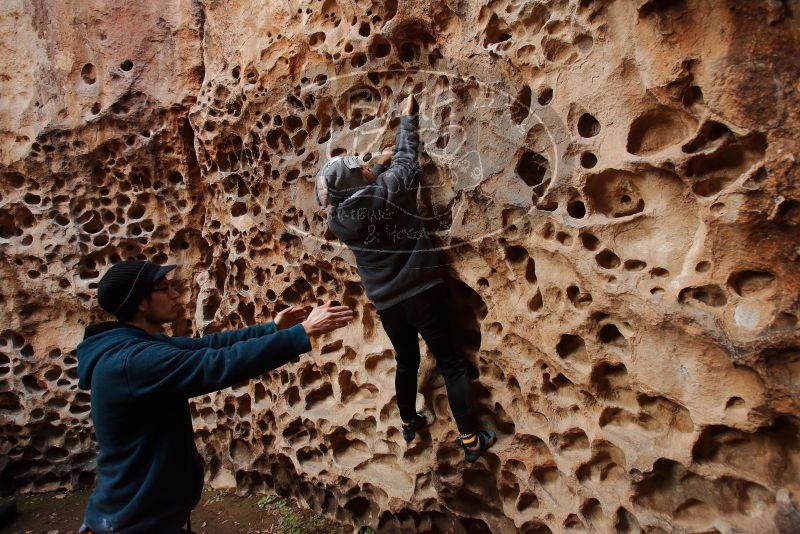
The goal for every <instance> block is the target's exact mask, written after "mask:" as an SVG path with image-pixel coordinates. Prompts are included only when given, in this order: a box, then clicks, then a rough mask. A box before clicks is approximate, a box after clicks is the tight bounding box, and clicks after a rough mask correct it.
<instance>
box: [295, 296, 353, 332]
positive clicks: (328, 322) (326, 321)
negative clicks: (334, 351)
mask: <svg viewBox="0 0 800 534" xmlns="http://www.w3.org/2000/svg"><path fill="white" fill-rule="evenodd" d="M354 317H355V315H354V314H353V310H351V309H350V308H348V307H347V306H334V305H333V303H332V302H331V301H328V302H326V303H325V304H324V305H322V306H319V307H317V308H314V309H313V310H311V313H309V314H308V317H307V318H306V320H305V321H303V322H302V325H303V328H305V329H306V334H308V337H315V336H320V335H322V334H327V333H328V332H333V331H334V330H336V329H338V328H341V327H343V326H345V325H346V324H347V323H349V322H350V321H352V320H353V318H354Z"/></svg>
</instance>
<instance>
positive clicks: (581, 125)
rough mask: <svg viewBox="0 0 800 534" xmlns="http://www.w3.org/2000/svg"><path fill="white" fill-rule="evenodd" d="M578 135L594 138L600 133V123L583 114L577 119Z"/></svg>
mask: <svg viewBox="0 0 800 534" xmlns="http://www.w3.org/2000/svg"><path fill="white" fill-rule="evenodd" d="M578 133H579V134H580V136H581V137H594V136H595V135H597V134H599V133H600V123H599V122H597V119H595V118H594V117H593V116H592V115H590V114H589V113H584V114H583V115H581V116H580V118H579V119H578Z"/></svg>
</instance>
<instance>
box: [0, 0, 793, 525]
mask: <svg viewBox="0 0 800 534" xmlns="http://www.w3.org/2000/svg"><path fill="white" fill-rule="evenodd" d="M0 10H1V11H0V28H1V29H2V32H0V42H2V45H3V47H2V52H0V76H2V80H3V84H4V89H3V96H2V99H3V105H2V106H0V121H2V122H0V124H1V125H2V128H0V173H2V180H1V181H0V243H2V247H3V248H2V260H3V261H2V264H0V265H2V272H3V280H4V284H3V288H2V291H1V292H0V306H2V317H3V320H4V327H3V331H2V334H1V335H0V422H2V428H3V432H2V435H0V455H1V456H0V480H2V481H3V485H4V487H8V488H11V489H15V490H22V491H43V490H47V489H53V488H58V487H66V488H69V487H74V486H76V485H85V484H88V483H91V481H92V479H93V460H94V454H95V450H94V442H93V437H92V430H91V420H90V414H89V404H88V400H89V395H88V394H87V393H86V392H81V391H78V390H77V385H76V384H77V377H76V369H75V366H76V359H75V353H74V347H75V345H76V344H77V342H78V340H79V339H80V337H81V335H82V327H83V326H84V325H85V324H87V323H88V322H91V321H94V320H98V319H100V318H101V314H99V313H98V309H97V307H96V305H95V302H94V300H93V294H94V291H93V289H94V287H95V285H96V282H97V280H98V278H99V275H100V273H102V272H103V271H104V270H105V269H106V268H107V267H108V265H109V264H110V263H111V262H113V261H116V260H118V259H119V258H122V257H128V256H143V257H144V256H146V257H148V258H151V259H155V260H157V261H169V262H177V263H179V264H180V265H181V267H180V270H179V271H178V275H179V276H180V277H182V278H183V279H184V280H185V281H186V291H185V295H184V297H183V298H184V301H185V303H186V315H185V317H184V318H183V319H182V320H180V321H178V322H177V323H176V324H175V325H173V327H172V332H174V333H181V334H200V333H204V332H211V331H214V330H219V329H224V328H235V327H241V326H244V325H246V324H252V323H254V322H256V321H261V320H266V319H267V318H268V317H270V316H271V315H272V314H273V313H274V311H275V309H276V308H277V307H279V306H283V305H286V304H313V303H316V302H319V301H323V300H327V299H334V300H338V301H340V302H343V303H345V304H348V305H350V306H353V307H354V308H355V309H356V310H357V312H358V318H357V321H356V322H354V323H353V325H351V326H349V327H347V328H346V329H344V330H342V331H339V332H337V333H335V334H333V335H331V336H330V338H329V339H326V340H324V341H323V343H321V344H320V346H319V347H317V349H318V350H317V351H316V352H315V353H314V354H313V355H311V356H307V357H304V358H303V359H302V360H301V362H300V363H299V364H294V365H291V366H287V367H285V368H283V369H281V370H279V371H276V372H274V373H272V374H270V375H268V376H265V377H262V378H260V379H258V380H254V381H252V382H249V383H246V384H242V385H240V386H238V387H236V388H232V389H229V390H226V391H223V392H220V393H218V394H214V395H209V396H203V397H200V398H197V399H194V400H193V402H192V409H193V413H194V415H195V428H196V435H197V441H198V446H199V448H200V450H201V452H202V453H203V455H204V456H205V458H206V459H207V460H208V469H209V471H208V477H209V481H210V483H211V484H214V485H220V486H223V485H228V486H234V485H235V486H236V487H237V488H238V489H239V490H240V491H257V490H260V489H264V488H266V487H276V488H278V490H279V491H281V492H286V493H291V494H294V495H296V496H298V497H300V498H301V499H302V500H304V501H305V502H306V503H308V505H310V506H311V507H313V508H315V509H317V510H321V511H325V512H328V513H331V514H333V515H335V516H336V517H338V518H340V519H342V520H345V521H349V522H352V523H353V524H355V525H361V524H369V525H372V526H379V525H380V526H381V527H382V528H384V529H385V530H387V531H391V530H406V531H431V530H432V531H441V530H444V529H446V528H452V529H455V531H467V532H485V531H489V530H491V531H493V532H513V531H515V530H518V531H520V532H529V533H534V532H536V533H541V532H562V531H578V530H587V531H595V532H609V531H618V532H639V531H640V530H644V531H646V532H734V531H736V532H771V531H781V532H792V531H797V530H798V529H800V525H799V524H798V519H797V518H798V512H797V510H798V505H797V502H798V500H800V483H799V482H798V481H800V435H798V432H799V430H800V419H799V418H798V416H799V415H800V401H798V393H800V336H798V313H800V298H799V297H798V288H800V277H799V276H798V274H799V273H798V270H799V269H798V261H799V260H800V233H798V226H799V225H800V185H798V180H797V175H798V162H797V154H798V153H799V152H800V135H798V133H797V131H798V127H800V117H799V116H798V110H799V109H800V107H799V106H798V90H800V86H798V82H797V80H798V75H799V74H800V46H799V45H798V39H799V38H800V31H798V27H800V26H798V24H797V14H798V12H800V11H798V10H800V5H798V4H797V2H795V1H793V0H788V1H779V0H763V1H760V0H759V1H756V0H754V1H753V2H735V1H733V0H730V1H728V2H724V1H722V0H718V1H710V2H697V1H693V0H647V1H644V0H636V1H634V0H616V1H614V0H609V1H602V0H595V1H592V0H572V1H567V0H555V1H540V2H519V1H511V0H500V1H497V2H492V3H486V2H484V3H481V2H455V1H450V0H448V1H445V2H438V3H436V2H409V1H405V2H396V1H388V2H369V1H359V2H346V3H345V2H338V3H337V2H334V1H333V0H325V1H321V0H312V1H310V0H301V1H297V0H291V1H289V2H269V3H263V4H261V3H256V4H255V5H254V3H245V2H235V1H233V0H231V1H228V2H216V1H207V0H194V1H191V2H190V1H189V0H171V1H165V2H158V3H148V2H106V1H101V0H91V1H90V0H85V1H83V2H78V3H76V2H61V3H58V2H57V3H53V2H43V1H41V0H32V1H24V0H14V1H12V2H6V3H5V4H4V5H3V7H2V8H0ZM410 91H414V92H416V93H418V94H419V95H420V96H419V100H420V102H421V103H422V115H421V136H422V139H423V141H424V144H425V150H424V154H423V155H422V156H421V164H422V167H423V171H424V179H423V180H424V184H425V187H424V188H423V189H422V191H421V195H420V202H421V205H422V206H423V208H422V212H423V214H424V216H425V217H426V218H428V222H429V223H430V224H429V228H430V230H431V231H433V232H435V233H436V235H437V239H438V242H439V243H440V244H441V245H442V251H443V254H444V255H445V257H446V258H447V260H448V269H449V270H450V272H451V273H452V275H453V278H454V280H453V283H452V287H451V289H452V291H453V294H454V296H455V298H456V301H457V303H458V309H459V310H460V311H459V314H458V316H457V317H456V318H455V320H456V322H457V323H458V326H459V329H460V331H461V333H462V335H461V338H462V340H463V344H464V347H465V351H466V352H467V353H468V354H469V358H470V360H471V361H472V362H473V363H474V364H475V365H476V366H477V368H478V369H479V371H480V380H479V382H477V383H476V397H477V398H478V400H479V413H480V416H481V418H482V419H483V420H484V421H485V423H486V424H487V425H490V426H492V427H493V428H495V429H496V430H497V432H498V435H499V437H500V439H499V442H498V444H497V445H496V446H495V448H494V449H493V453H492V454H490V455H489V456H488V457H487V459H486V460H482V461H481V462H479V463H477V464H474V465H466V464H464V463H463V461H462V460H461V458H462V455H461V452H460V451H459V450H458V448H457V447H456V445H455V444H454V443H453V439H454V438H455V437H456V431H455V426H454V424H453V422H452V420H451V418H450V414H449V409H448V407H447V402H446V397H445V394H444V387H443V383H442V381H441V378H439V377H438V375H437V373H436V371H435V368H434V367H433V362H432V358H427V359H426V360H425V363H424V364H423V369H422V373H421V375H422V378H421V380H420V384H421V392H422V394H423V396H424V398H425V399H426V401H427V403H428V404H429V405H430V406H432V408H433V410H434V411H435V413H436V414H437V416H438V420H437V422H436V423H435V424H434V426H433V427H432V428H431V430H430V434H429V435H427V434H426V435H423V439H422V440H421V441H420V442H418V443H416V444H414V445H413V446H412V447H410V448H407V447H406V445H405V443H404V442H403V440H402V438H401V436H400V432H399V428H398V415H397V409H396V407H395V405H394V393H393V369H394V365H393V360H392V353H391V350H390V349H391V347H390V345H389V343H388V340H387V338H386V336H385V334H384V333H383V331H382V329H381V327H380V322H379V320H378V317H377V315H376V313H375V310H374V308H373V307H372V306H371V305H370V304H369V303H368V301H367V300H366V298H365V296H364V293H363V289H362V287H361V285H360V283H359V279H358V275H357V272H356V270H355V268H354V266H353V261H352V256H351V255H350V254H349V252H347V250H346V249H345V248H343V247H342V246H341V244H339V243H337V242H334V241H328V240H327V238H330V237H331V236H330V235H329V234H328V233H326V229H325V224H324V222H325V213H324V212H323V211H322V210H319V209H318V208H317V206H316V203H315V201H314V193H313V181H312V177H313V175H314V173H315V172H316V170H317V169H318V167H319V166H320V165H321V164H322V163H323V162H324V161H325V159H326V158H328V157H330V156H331V155H336V154H339V153H341V152H343V151H347V152H358V153H359V154H361V155H363V156H365V157H368V156H367V154H368V153H369V154H371V153H376V152H378V151H379V150H380V149H381V148H383V147H384V146H386V145H388V144H389V143H390V142H391V140H392V135H393V128H394V126H395V125H396V123H397V119H396V117H397V116H398V112H399V110H398V107H399V104H400V102H401V100H402V98H403V96H404V95H406V94H408V92H410Z"/></svg>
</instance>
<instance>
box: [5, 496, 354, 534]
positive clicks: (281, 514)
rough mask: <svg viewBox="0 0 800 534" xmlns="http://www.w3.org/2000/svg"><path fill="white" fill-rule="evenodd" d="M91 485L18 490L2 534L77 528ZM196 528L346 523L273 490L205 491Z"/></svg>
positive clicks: (292, 532) (303, 533)
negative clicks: (14, 509) (259, 492)
mask: <svg viewBox="0 0 800 534" xmlns="http://www.w3.org/2000/svg"><path fill="white" fill-rule="evenodd" d="M89 493H90V492H89V491H81V492H75V493H63V492H54V493H43V494H39V495H19V496H17V497H16V499H17V507H18V508H19V515H18V516H17V519H16V520H15V521H14V522H13V523H12V524H11V525H9V526H8V527H6V528H4V529H0V530H1V531H2V534H56V533H57V534H67V533H70V534H71V533H74V532H77V530H78V528H79V527H80V525H81V519H82V518H83V510H84V508H85V506H86V501H87V499H88V498H89ZM192 529H193V530H194V531H195V532H196V533H197V534H258V533H260V534H312V533H313V534H345V533H347V532H352V530H351V529H349V528H348V527H346V526H344V525H342V524H339V523H335V522H333V521H331V520H330V519H327V518H324V517H320V516H318V515H316V514H314V513H313V512H311V511H309V510H304V509H301V508H299V507H298V506H297V504H296V503H295V502H293V501H291V500H287V499H283V498H281V497H278V496H277V495H253V496H248V497H237V496H236V495H233V494H229V493H226V492H223V491H205V492H204V493H203V497H202V498H201V499H200V504H198V505H197V508H195V510H194V512H192Z"/></svg>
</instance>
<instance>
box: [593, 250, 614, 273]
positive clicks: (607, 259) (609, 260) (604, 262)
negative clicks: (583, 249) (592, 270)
mask: <svg viewBox="0 0 800 534" xmlns="http://www.w3.org/2000/svg"><path fill="white" fill-rule="evenodd" d="M594 259H595V260H596V261H597V264H598V265H599V266H600V267H602V268H604V269H616V268H617V267H619V264H620V260H619V256H617V255H616V254H614V253H613V252H611V251H610V250H608V249H607V248H605V249H603V250H601V251H600V252H599V253H597V255H596V256H595V257H594Z"/></svg>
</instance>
